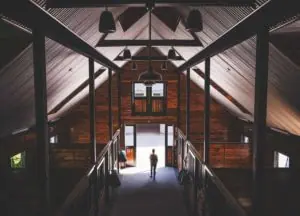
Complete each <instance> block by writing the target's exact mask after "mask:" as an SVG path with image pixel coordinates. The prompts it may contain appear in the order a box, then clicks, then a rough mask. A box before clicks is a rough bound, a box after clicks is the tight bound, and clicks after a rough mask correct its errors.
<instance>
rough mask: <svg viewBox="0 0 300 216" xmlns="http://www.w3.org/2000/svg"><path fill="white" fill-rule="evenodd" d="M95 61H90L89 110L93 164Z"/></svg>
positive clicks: (93, 162) (94, 144)
mask: <svg viewBox="0 0 300 216" xmlns="http://www.w3.org/2000/svg"><path fill="white" fill-rule="evenodd" d="M94 75H95V74H94V61H93V59H89V110H90V157H91V164H92V165H94V164H95V163H96V119H95V118H96V109H95V77H94Z"/></svg>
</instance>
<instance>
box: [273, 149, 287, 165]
mask: <svg viewBox="0 0 300 216" xmlns="http://www.w3.org/2000/svg"><path fill="white" fill-rule="evenodd" d="M274 167H276V168H289V167H290V158H289V157H288V156H287V155H285V154H282V153H280V152H277V151H275V152H274Z"/></svg>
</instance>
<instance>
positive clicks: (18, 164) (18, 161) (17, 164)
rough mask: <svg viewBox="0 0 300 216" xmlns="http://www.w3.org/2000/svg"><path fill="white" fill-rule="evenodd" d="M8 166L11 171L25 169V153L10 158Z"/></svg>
mask: <svg viewBox="0 0 300 216" xmlns="http://www.w3.org/2000/svg"><path fill="white" fill-rule="evenodd" d="M10 166H11V168H13V169H18V168H25V152H21V153H18V154H16V155H14V156H12V157H11V158H10Z"/></svg>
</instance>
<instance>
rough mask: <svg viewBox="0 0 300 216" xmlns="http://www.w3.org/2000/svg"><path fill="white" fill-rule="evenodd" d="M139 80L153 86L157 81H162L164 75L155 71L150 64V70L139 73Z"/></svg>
mask: <svg viewBox="0 0 300 216" xmlns="http://www.w3.org/2000/svg"><path fill="white" fill-rule="evenodd" d="M138 80H139V81H141V82H143V83H144V84H145V85H146V86H152V85H153V84H155V83H156V82H158V81H162V76H161V74H160V73H157V72H155V71H153V69H152V66H150V67H149V70H148V71H145V72H143V73H141V74H140V75H139V79H138Z"/></svg>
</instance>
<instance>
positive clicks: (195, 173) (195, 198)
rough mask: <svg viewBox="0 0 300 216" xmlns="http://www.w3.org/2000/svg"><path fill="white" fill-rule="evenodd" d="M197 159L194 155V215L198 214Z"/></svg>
mask: <svg viewBox="0 0 300 216" xmlns="http://www.w3.org/2000/svg"><path fill="white" fill-rule="evenodd" d="M198 177H199V161H198V159H197V158H196V157H195V166H194V188H193V192H194V193H193V195H194V202H193V203H194V215H195V216H196V215H198V184H199V179H198Z"/></svg>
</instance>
